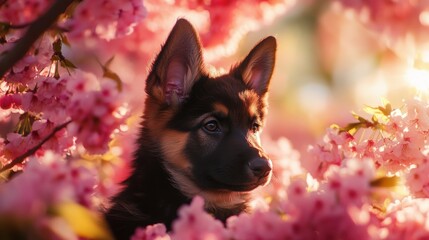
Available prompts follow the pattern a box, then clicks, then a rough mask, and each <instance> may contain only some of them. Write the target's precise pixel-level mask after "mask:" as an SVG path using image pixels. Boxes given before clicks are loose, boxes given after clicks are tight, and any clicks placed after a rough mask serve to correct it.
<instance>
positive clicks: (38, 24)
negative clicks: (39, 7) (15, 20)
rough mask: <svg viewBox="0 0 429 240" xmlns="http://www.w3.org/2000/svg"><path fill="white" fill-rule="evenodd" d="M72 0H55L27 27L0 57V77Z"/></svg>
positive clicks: (23, 54) (21, 56)
mask: <svg viewBox="0 0 429 240" xmlns="http://www.w3.org/2000/svg"><path fill="white" fill-rule="evenodd" d="M73 1H74V0H57V1H55V2H54V4H52V6H51V8H50V9H49V10H48V11H47V12H46V13H45V14H43V15H42V16H40V17H39V18H38V19H37V20H36V21H34V22H33V23H32V24H31V25H30V26H29V27H28V30H27V32H26V33H25V35H24V36H23V37H22V38H21V39H19V40H18V42H16V44H15V46H14V47H13V48H12V49H11V50H10V51H8V52H7V53H6V54H4V55H3V56H2V57H1V58H0V79H1V78H3V76H4V75H5V74H6V72H7V71H8V70H9V69H11V68H12V67H13V66H14V65H15V64H16V63H17V62H18V61H19V60H20V59H21V58H23V57H24V56H25V54H26V53H27V52H28V50H29V49H30V48H31V46H32V45H33V44H34V42H36V41H37V39H39V37H40V36H41V35H42V34H43V33H44V32H45V31H46V30H48V29H49V27H51V26H52V24H54V23H55V21H56V20H57V18H58V16H60V15H61V14H62V13H64V12H65V11H66V9H67V7H68V6H70V4H72V2H73Z"/></svg>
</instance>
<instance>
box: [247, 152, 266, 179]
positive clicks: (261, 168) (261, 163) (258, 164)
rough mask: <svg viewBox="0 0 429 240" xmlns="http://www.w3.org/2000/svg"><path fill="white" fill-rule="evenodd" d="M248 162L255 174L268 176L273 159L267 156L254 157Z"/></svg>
mask: <svg viewBox="0 0 429 240" xmlns="http://www.w3.org/2000/svg"><path fill="white" fill-rule="evenodd" d="M248 164H249V168H250V170H252V172H253V175H255V177H258V178H261V177H265V176H267V175H268V174H269V173H270V171H271V161H270V160H267V159H265V158H260V157H257V158H253V159H252V160H250V162H249V163H248Z"/></svg>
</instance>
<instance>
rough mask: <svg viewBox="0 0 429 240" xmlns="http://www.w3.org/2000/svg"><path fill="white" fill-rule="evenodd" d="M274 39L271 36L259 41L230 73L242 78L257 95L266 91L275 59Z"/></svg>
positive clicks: (275, 45)
mask: <svg viewBox="0 0 429 240" xmlns="http://www.w3.org/2000/svg"><path fill="white" fill-rule="evenodd" d="M276 48H277V43H276V39H275V38H274V37H272V36H270V37H267V38H265V39H264V40H262V41H261V42H259V43H258V44H257V45H256V46H255V47H254V48H253V49H252V51H250V53H249V54H248V55H247V57H246V58H245V59H244V60H243V61H242V62H241V63H240V64H239V65H238V66H237V67H235V68H234V69H232V70H231V72H232V74H233V75H234V76H235V77H237V78H241V79H243V81H244V82H245V83H246V84H247V85H248V86H249V87H251V88H253V89H254V90H255V91H256V92H257V93H258V94H259V95H263V94H265V93H266V92H267V91H268V85H269V83H270V79H271V75H272V74H273V70H274V64H275V60H276Z"/></svg>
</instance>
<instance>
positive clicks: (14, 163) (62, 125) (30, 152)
mask: <svg viewBox="0 0 429 240" xmlns="http://www.w3.org/2000/svg"><path fill="white" fill-rule="evenodd" d="M71 122H72V121H71V120H69V121H67V122H65V123H63V124H61V125H58V126H56V127H55V128H54V130H53V131H52V132H51V133H50V134H49V135H48V136H46V137H45V138H44V139H43V140H42V141H41V142H40V143H39V144H37V145H36V146H34V147H32V148H31V149H29V150H28V151H27V152H25V153H24V154H22V155H21V156H18V157H17V158H15V159H13V160H12V161H11V162H10V163H8V164H6V165H4V166H3V167H2V168H1V169H0V173H2V172H4V171H6V170H8V169H11V168H12V167H14V166H15V165H16V164H19V163H22V162H23V161H24V160H25V159H26V158H27V157H29V156H31V155H33V154H35V153H36V152H37V150H39V148H40V147H42V145H43V144H45V142H47V141H48V140H49V139H51V138H52V137H53V136H54V135H55V133H57V132H58V131H60V130H61V129H63V128H65V127H67V125H69V123H71Z"/></svg>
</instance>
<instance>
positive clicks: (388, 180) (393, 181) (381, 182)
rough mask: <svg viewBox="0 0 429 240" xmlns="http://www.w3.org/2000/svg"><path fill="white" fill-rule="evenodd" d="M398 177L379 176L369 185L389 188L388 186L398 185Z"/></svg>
mask: <svg viewBox="0 0 429 240" xmlns="http://www.w3.org/2000/svg"><path fill="white" fill-rule="evenodd" d="M400 180H401V179H400V178H399V177H397V176H391V177H388V176H384V177H379V178H376V179H374V180H372V181H371V182H370V185H371V187H383V188H389V187H396V186H398V185H399V182H400Z"/></svg>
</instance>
